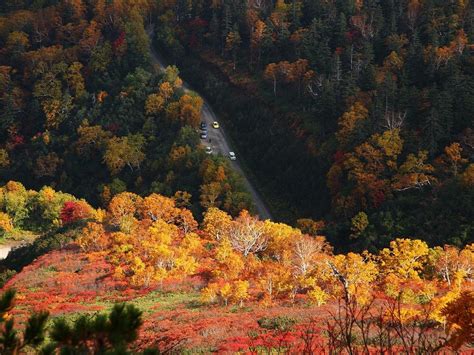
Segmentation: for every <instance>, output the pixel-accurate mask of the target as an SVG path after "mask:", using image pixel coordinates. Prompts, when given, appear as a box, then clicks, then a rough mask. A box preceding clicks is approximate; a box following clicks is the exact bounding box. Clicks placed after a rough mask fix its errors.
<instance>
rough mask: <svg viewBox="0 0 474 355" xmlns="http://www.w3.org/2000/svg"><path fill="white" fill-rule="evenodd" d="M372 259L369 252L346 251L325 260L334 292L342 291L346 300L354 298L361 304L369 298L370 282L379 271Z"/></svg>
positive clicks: (371, 282)
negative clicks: (343, 253)
mask: <svg viewBox="0 0 474 355" xmlns="http://www.w3.org/2000/svg"><path fill="white" fill-rule="evenodd" d="M372 259H373V258H372V256H371V255H370V254H364V255H361V254H356V253H348V254H346V255H342V254H340V255H336V256H335V257H334V258H333V260H330V261H328V262H327V263H328V266H329V269H330V271H331V272H330V274H329V275H330V278H331V280H332V282H333V284H334V286H336V290H337V291H336V294H340V293H341V291H342V295H343V297H344V299H345V300H346V302H349V301H351V300H353V299H356V300H357V301H358V302H360V303H362V304H363V303H365V302H367V301H368V300H369V299H370V294H371V289H372V284H373V282H374V281H375V280H376V278H377V275H378V273H379V270H378V267H377V263H376V262H375V261H374V260H372Z"/></svg>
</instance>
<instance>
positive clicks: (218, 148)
mask: <svg viewBox="0 0 474 355" xmlns="http://www.w3.org/2000/svg"><path fill="white" fill-rule="evenodd" d="M147 32H148V35H149V37H150V54H151V60H152V63H153V65H154V66H155V68H156V69H157V70H159V71H163V70H164V69H165V67H166V64H165V62H164V60H163V58H162V57H161V56H160V55H159V54H158V52H157V51H156V49H155V48H154V47H153V41H152V39H153V34H154V33H153V32H154V31H153V29H152V26H150V27H149V28H148V30H147ZM183 87H184V90H185V91H190V90H191V87H190V86H189V84H187V83H186V82H184V83H183ZM193 91H194V90H193ZM201 97H202V96H201ZM203 100H204V104H203V106H202V112H201V118H202V121H204V122H206V124H207V127H208V140H207V141H206V143H205V144H206V145H209V146H211V147H212V150H213V153H214V154H221V155H223V156H226V157H228V155H229V152H231V151H234V150H233V149H232V146H231V145H230V143H229V140H228V139H227V136H226V133H225V130H224V128H223V124H222V122H220V121H219V119H218V118H217V116H216V114H215V113H214V111H213V110H212V107H211V105H210V104H209V102H208V101H207V100H206V99H204V98H203ZM214 121H217V122H219V124H220V128H219V129H214V128H212V123H213V122H214ZM209 139H210V141H209ZM230 165H231V166H232V168H233V169H234V170H235V171H237V172H238V173H239V174H240V175H241V176H242V178H243V181H244V184H245V187H246V189H247V191H248V192H249V193H250V194H251V196H252V200H253V202H254V204H255V207H256V209H257V214H258V216H259V217H260V219H262V220H266V219H272V215H271V213H270V211H269V210H268V208H267V207H266V206H265V203H264V202H263V200H262V198H261V197H260V195H259V194H258V192H257V190H256V189H255V187H254V186H253V185H252V184H251V183H250V180H249V179H248V177H247V175H246V174H245V172H244V170H243V169H242V166H241V165H240V163H239V156H237V160H234V161H230Z"/></svg>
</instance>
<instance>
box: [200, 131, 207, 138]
mask: <svg viewBox="0 0 474 355" xmlns="http://www.w3.org/2000/svg"><path fill="white" fill-rule="evenodd" d="M201 139H207V131H204V132H202V133H201Z"/></svg>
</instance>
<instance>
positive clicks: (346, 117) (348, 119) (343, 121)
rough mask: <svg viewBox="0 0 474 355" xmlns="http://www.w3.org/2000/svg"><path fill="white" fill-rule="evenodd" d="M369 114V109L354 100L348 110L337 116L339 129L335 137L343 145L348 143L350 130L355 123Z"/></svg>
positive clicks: (354, 126)
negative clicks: (339, 116)
mask: <svg viewBox="0 0 474 355" xmlns="http://www.w3.org/2000/svg"><path fill="white" fill-rule="evenodd" d="M368 116H369V110H367V108H366V107H365V106H364V105H363V104H362V103H361V102H359V101H356V102H355V103H354V104H353V105H352V106H351V107H350V108H349V110H348V111H346V112H345V113H344V114H343V115H342V116H341V118H339V121H338V125H339V131H338V132H337V133H336V137H337V139H338V140H339V142H340V143H341V144H343V145H345V144H347V143H349V139H350V137H351V134H352V132H354V129H355V128H356V126H357V124H358V123H359V122H361V121H364V120H366V119H367V118H368Z"/></svg>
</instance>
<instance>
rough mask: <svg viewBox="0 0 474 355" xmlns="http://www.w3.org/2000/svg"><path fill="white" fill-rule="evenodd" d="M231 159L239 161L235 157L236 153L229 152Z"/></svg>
mask: <svg viewBox="0 0 474 355" xmlns="http://www.w3.org/2000/svg"><path fill="white" fill-rule="evenodd" d="M229 158H230V160H237V157H236V156H235V153H234V152H229Z"/></svg>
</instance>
